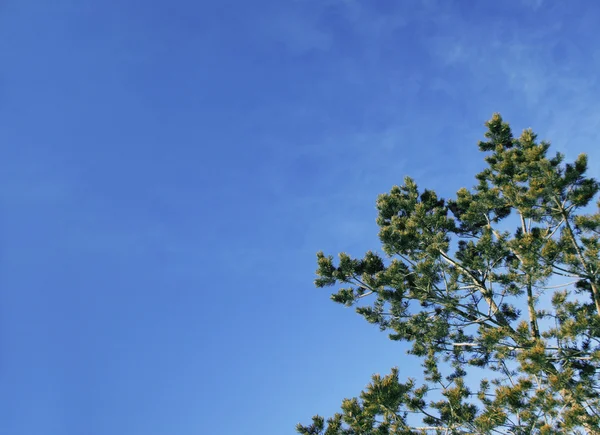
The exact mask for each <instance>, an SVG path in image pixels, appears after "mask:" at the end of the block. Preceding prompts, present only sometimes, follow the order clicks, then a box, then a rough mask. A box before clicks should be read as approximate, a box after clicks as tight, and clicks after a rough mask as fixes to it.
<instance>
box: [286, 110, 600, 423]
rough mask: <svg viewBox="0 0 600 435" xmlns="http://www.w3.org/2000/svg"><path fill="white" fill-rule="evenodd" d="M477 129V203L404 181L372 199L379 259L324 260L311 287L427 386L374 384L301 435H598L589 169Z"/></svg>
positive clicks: (533, 141)
mask: <svg viewBox="0 0 600 435" xmlns="http://www.w3.org/2000/svg"><path fill="white" fill-rule="evenodd" d="M486 127H487V129H488V130H487V132H486V133H485V138H486V139H485V140H484V141H481V142H479V150H480V151H481V152H483V153H485V162H486V164H487V165H486V168H485V169H484V170H483V171H482V172H481V173H479V174H477V175H476V180H477V181H476V184H475V186H474V187H473V188H472V189H466V188H462V189H460V190H459V191H458V192H457V194H456V197H454V198H452V199H448V200H446V199H443V198H440V197H438V195H437V194H436V193H435V192H434V191H432V190H427V189H425V190H421V189H419V188H418V186H417V184H416V183H415V181H414V180H412V179H411V178H408V177H407V178H406V179H405V180H404V184H403V185H402V186H394V187H393V188H392V189H391V191H390V192H389V193H387V194H383V195H380V196H379V198H378V199H377V209H378V218H377V224H378V225H379V228H380V231H379V238H380V240H381V243H382V249H383V252H385V254H386V255H381V256H380V255H378V254H377V253H374V252H367V253H366V254H365V256H364V258H362V259H359V258H351V257H350V256H348V255H346V254H343V253H342V254H340V255H339V259H338V260H337V261H334V258H333V257H332V256H327V255H325V254H323V253H322V252H320V253H318V254H317V261H318V270H317V279H316V281H315V283H316V286H317V287H330V286H335V287H337V288H336V291H335V293H334V294H333V295H332V296H331V298H332V300H333V301H334V302H337V303H340V304H343V305H346V306H354V307H356V311H357V312H358V313H359V314H360V315H362V316H363V317H364V318H365V319H366V320H367V321H368V322H369V323H372V324H376V325H379V327H380V328H381V329H382V330H385V331H387V332H388V333H389V337H390V338H391V339H392V340H400V341H405V342H408V343H409V344H410V345H411V348H410V351H409V353H411V354H412V355H414V356H416V357H419V358H421V361H422V365H423V378H422V379H421V380H420V381H417V380H414V379H408V380H406V382H405V383H402V382H401V380H400V377H401V373H399V371H398V370H397V369H392V371H391V373H390V374H389V375H387V376H383V377H381V376H379V375H376V376H374V377H373V379H372V382H371V383H370V384H369V385H368V386H367V387H366V389H365V390H364V391H363V392H362V393H360V395H359V397H357V398H353V399H345V400H344V401H343V402H342V406H341V411H340V412H339V413H337V414H335V415H334V416H332V417H331V418H329V419H327V420H326V419H324V418H323V417H321V416H315V417H313V421H312V423H311V424H310V425H307V426H304V425H301V424H299V425H298V426H297V431H298V433H300V434H305V435H317V434H319V435H321V434H324V435H355V434H356V435H358V434H379V435H387V434H417V433H438V434H567V433H569V434H571V433H588V434H594V433H600V371H599V369H600V257H599V253H600V212H596V213H595V214H586V211H587V209H586V207H587V206H589V205H590V204H592V203H593V200H594V198H595V196H596V194H597V193H598V190H599V189H600V185H599V184H598V182H597V181H596V180H594V179H592V178H589V177H587V176H586V169H587V166H588V162H587V157H586V156H585V155H583V154H582V155H580V156H579V157H578V158H577V159H576V160H575V161H574V162H573V163H565V162H564V156H563V155H561V154H556V155H554V156H550V155H549V153H548V151H549V147H550V145H549V143H547V142H544V141H538V140H537V137H536V135H535V134H534V133H533V132H532V131H531V130H525V131H524V132H523V133H522V134H521V136H520V137H518V138H515V137H514V136H513V134H512V131H511V129H510V126H509V125H508V124H507V123H505V122H503V120H502V118H501V117H500V115H498V114H496V115H494V116H493V117H492V119H491V120H490V121H488V122H487V123H486ZM597 205H598V207H599V208H600V202H598V204H597ZM474 379H477V381H474Z"/></svg>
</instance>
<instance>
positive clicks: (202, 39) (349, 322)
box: [0, 0, 600, 435]
mask: <svg viewBox="0 0 600 435" xmlns="http://www.w3.org/2000/svg"><path fill="white" fill-rule="evenodd" d="M599 22H600V4H598V3H597V2H593V1H584V0H582V1H572V2H569V4H567V2H562V1H549V0H544V1H541V0H538V1H533V0H531V1H507V2H498V1H477V2H474V1H473V2H467V1H458V0H456V1H446V0H437V1H434V0H428V1H401V2H400V1H389V0H388V1H378V0H376V1H372V0H369V1H366V0H364V1H361V0H304V1H292V0H255V1H243V0H237V1H234V0H220V1H212V2H207V1H181V0H180V1H158V0H153V1H141V0H136V1H134V0H118V1H117V0H112V1H108V0H107V1H90V0H70V1H67V0H56V1H30V0H3V1H1V2H0V56H1V57H0V146H1V148H0V149H1V150H2V152H1V154H0V156H1V157H0V206H1V210H0V433H2V434H6V435H30V434H31V435H39V434H48V435H53V434H56V435H63V434H64V435H105V434H110V435H117V434H127V435H138V434H139V435H142V434H143V435H163V434H164V435H172V434H177V435H191V434H215V435H220V434H249V435H250V434H252V435H253V434H262V435H271V434H273V435H275V434H278V435H279V434H292V433H294V429H293V427H294V425H295V424H296V423H297V422H299V421H302V422H307V421H309V418H310V416H311V415H312V414H313V413H316V412H320V413H324V414H331V413H333V412H334V411H335V410H337V409H338V407H339V404H340V401H341V399H342V398H343V397H347V396H353V395H355V394H357V393H358V392H359V391H360V389H361V388H362V387H363V386H364V385H365V384H366V383H367V382H368V381H369V379H370V376H371V374H372V373H374V372H383V373H387V371H388V370H389V368H390V367H391V366H394V365H399V366H400V367H401V370H402V373H403V375H404V376H410V375H414V374H416V373H418V372H419V370H418V364H417V363H415V361H413V360H411V359H409V358H407V357H406V356H404V351H405V348H404V347H403V346H402V345H399V344H394V343H391V342H388V341H387V339H386V336H385V334H381V333H380V332H379V331H378V330H377V328H374V327H370V326H368V325H367V324H366V323H365V322H364V321H363V320H362V319H361V318H359V317H358V316H357V315H355V314H353V312H352V310H349V309H346V310H345V309H343V308H342V307H340V306H337V305H335V304H333V303H331V302H329V301H328V292H327V291H323V290H317V289H314V288H313V285H312V279H313V275H314V269H315V257H314V254H315V252H316V251H317V250H320V249H323V250H325V251H327V252H330V253H336V252H338V251H347V252H350V253H352V254H354V255H360V254H362V253H363V252H364V251H366V250H367V249H371V248H377V247H378V241H377V237H376V231H377V229H376V226H375V223H374V220H375V216H376V213H375V208H374V201H375V198H376V195H377V194H378V193H382V192H385V191H387V190H389V188H390V187H391V186H392V185H393V184H396V183H401V181H402V178H403V177H404V176H405V175H411V176H413V177H414V178H416V179H417V181H418V183H419V184H420V185H421V186H427V187H431V188H434V189H438V190H439V191H440V192H441V193H443V194H445V195H448V194H451V193H452V192H455V191H456V190H457V189H458V188H460V187H462V186H464V185H466V186H469V185H472V184H473V178H472V176H473V174H474V173H475V171H477V170H479V168H480V167H481V163H482V156H481V155H480V154H479V153H478V151H477V149H476V142H477V140H478V139H480V138H481V137H482V133H483V131H484V127H483V122H484V121H485V120H487V119H489V118H490V116H491V115H492V113H493V112H495V111H500V112H501V113H502V114H503V116H504V117H505V119H507V120H508V121H509V122H511V123H512V125H513V126H514V128H515V129H516V130H517V131H518V130H520V129H522V128H525V127H530V126H531V127H533V128H534V129H535V130H536V131H538V132H539V133H540V135H541V136H542V137H544V138H548V139H550V140H552V141H553V143H554V146H555V148H554V149H555V150H560V151H562V152H565V153H566V154H567V156H568V157H569V158H573V157H574V156H575V155H576V154H577V153H579V152H581V151H586V152H588V153H589V154H590V158H591V173H592V175H595V176H598V175H599V170H598V168H599V166H598V162H599V161H600V160H599V159H600V151H598V149H599V148H598V146H597V145H598V142H599V136H600V92H599V91H600V82H599V77H600V76H599V74H598V72H599V71H600V37H599V36H598V33H597V29H598V23H599Z"/></svg>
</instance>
